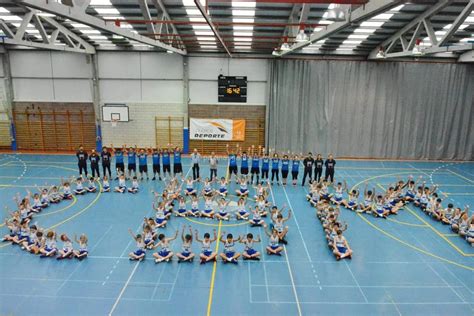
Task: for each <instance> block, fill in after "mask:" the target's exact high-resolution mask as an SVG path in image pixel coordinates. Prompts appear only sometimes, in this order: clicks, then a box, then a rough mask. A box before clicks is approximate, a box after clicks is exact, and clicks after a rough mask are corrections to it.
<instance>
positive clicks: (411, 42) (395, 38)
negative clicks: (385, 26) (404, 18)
mask: <svg viewBox="0 0 474 316" xmlns="http://www.w3.org/2000/svg"><path fill="white" fill-rule="evenodd" d="M452 2H453V1H452V0H443V1H440V2H438V3H437V4H435V5H433V6H431V7H430V8H429V9H428V10H426V11H425V12H423V13H422V14H420V15H419V16H417V17H416V18H415V19H414V20H412V21H411V22H409V23H408V24H407V25H405V26H404V27H403V28H402V29H400V30H399V31H398V32H396V33H395V34H394V35H392V36H391V37H390V38H388V39H387V40H385V41H384V42H382V43H381V44H380V45H379V46H377V47H376V48H375V49H374V50H372V51H371V52H370V54H369V59H374V58H377V53H378V52H379V51H380V50H381V49H382V50H383V51H384V54H385V58H396V57H409V56H414V54H413V48H414V47H415V45H416V43H417V40H419V39H420V36H421V34H423V30H424V31H425V33H426V34H427V35H428V38H429V39H430V42H431V47H427V48H424V49H423V50H422V54H424V55H431V54H439V53H452V52H461V51H466V50H472V49H473V44H465V45H455V46H447V45H446V43H447V42H448V41H449V39H451V37H452V36H453V35H454V33H456V31H457V30H458V29H459V27H460V26H461V24H462V23H463V22H464V20H465V19H466V18H467V16H468V15H469V14H470V13H471V11H472V9H473V8H474V0H470V1H469V3H468V4H467V5H466V6H465V7H464V9H463V11H462V12H461V13H460V15H459V16H458V17H457V18H456V20H455V21H454V22H453V23H452V25H451V27H450V28H449V29H448V30H446V34H445V35H443V37H442V38H441V39H440V40H439V41H438V39H437V38H436V34H435V30H434V29H433V26H432V24H431V21H430V19H431V17H433V16H434V15H436V14H437V13H438V12H440V11H441V10H443V9H444V8H445V7H446V6H448V5H450V4H451V3H452ZM397 48H398V51H397V50H396V49H397ZM400 48H401V50H400ZM416 56H417V57H419V55H416ZM448 56H449V55H448Z"/></svg>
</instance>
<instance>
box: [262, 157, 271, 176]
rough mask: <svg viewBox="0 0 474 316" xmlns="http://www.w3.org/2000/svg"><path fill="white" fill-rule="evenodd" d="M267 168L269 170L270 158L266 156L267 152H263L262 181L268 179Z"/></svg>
mask: <svg viewBox="0 0 474 316" xmlns="http://www.w3.org/2000/svg"><path fill="white" fill-rule="evenodd" d="M264 152H265V150H264ZM268 170H270V158H269V157H268V154H266V153H265V154H264V155H263V158H262V181H263V180H267V181H268Z"/></svg>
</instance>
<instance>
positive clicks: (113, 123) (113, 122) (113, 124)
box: [110, 120, 118, 127]
mask: <svg viewBox="0 0 474 316" xmlns="http://www.w3.org/2000/svg"><path fill="white" fill-rule="evenodd" d="M110 122H111V123H112V127H117V122H118V120H112V121H110Z"/></svg>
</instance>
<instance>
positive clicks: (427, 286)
mask: <svg viewBox="0 0 474 316" xmlns="http://www.w3.org/2000/svg"><path fill="white" fill-rule="evenodd" d="M252 286H254V287H264V286H266V285H265V284H254V285H252ZM291 286H292V285H291V284H290V285H286V284H274V285H268V287H291ZM321 286H322V287H326V288H344V289H345V288H354V289H355V288H358V287H359V286H357V285H321ZM297 287H300V288H311V289H312V288H319V285H307V284H302V285H298V286H297ZM360 287H362V288H369V289H370V288H375V289H378V288H380V289H385V288H389V289H392V288H393V289H446V288H449V287H455V288H463V286H461V285H455V286H449V285H361V286H360Z"/></svg>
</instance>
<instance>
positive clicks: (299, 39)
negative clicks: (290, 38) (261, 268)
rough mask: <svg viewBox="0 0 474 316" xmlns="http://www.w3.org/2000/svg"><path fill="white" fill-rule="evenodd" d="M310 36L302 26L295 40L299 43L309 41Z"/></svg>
mask: <svg viewBox="0 0 474 316" xmlns="http://www.w3.org/2000/svg"><path fill="white" fill-rule="evenodd" d="M308 40H309V36H308V35H307V34H306V33H305V32H304V27H302V28H300V32H299V33H298V34H297V35H296V38H295V41H296V42H298V43H302V42H307V41H308Z"/></svg>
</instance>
